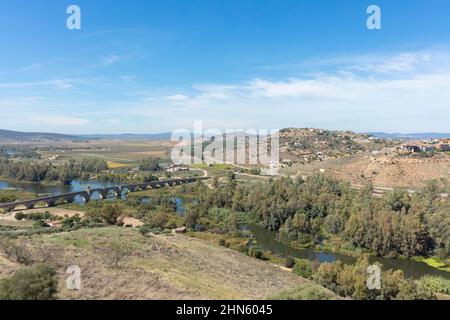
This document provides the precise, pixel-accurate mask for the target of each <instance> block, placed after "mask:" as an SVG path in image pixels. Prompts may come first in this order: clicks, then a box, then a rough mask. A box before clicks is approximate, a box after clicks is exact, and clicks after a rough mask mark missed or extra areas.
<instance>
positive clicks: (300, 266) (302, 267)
mask: <svg viewBox="0 0 450 320" xmlns="http://www.w3.org/2000/svg"><path fill="white" fill-rule="evenodd" d="M293 271H294V273H295V274H297V275H299V276H301V277H303V278H307V279H311V277H312V274H313V272H312V264H311V262H309V260H304V259H297V260H295V265H294V270H293Z"/></svg>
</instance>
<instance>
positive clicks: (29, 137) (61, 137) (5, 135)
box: [0, 129, 450, 141]
mask: <svg viewBox="0 0 450 320" xmlns="http://www.w3.org/2000/svg"><path fill="white" fill-rule="evenodd" d="M367 134H369V135H372V136H374V137H378V138H383V139H417V140H420V139H445V138H450V133H435V132H425V133H385V132H368V133H367ZM171 136H172V133H170V132H161V133H149V134H133V133H124V134H87V135H69V134H60V133H48V132H20V131H12V130H3V129H0V140H15V141H39V140H51V141H80V140H99V139H116V140H170V138H171Z"/></svg>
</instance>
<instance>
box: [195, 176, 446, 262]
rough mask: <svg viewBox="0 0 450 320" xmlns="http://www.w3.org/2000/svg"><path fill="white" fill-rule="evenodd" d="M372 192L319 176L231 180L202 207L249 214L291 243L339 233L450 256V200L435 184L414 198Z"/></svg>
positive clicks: (203, 195)
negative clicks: (244, 182) (249, 182)
mask: <svg viewBox="0 0 450 320" xmlns="http://www.w3.org/2000/svg"><path fill="white" fill-rule="evenodd" d="M372 191H373V190H372V188H371V186H367V187H365V188H364V189H363V190H354V189H352V188H351V187H350V185H349V184H348V183H344V182H339V181H337V180H334V179H331V178H328V177H325V176H323V175H317V176H314V177H310V178H308V179H306V181H293V180H291V179H288V178H285V179H278V180H271V181H269V182H267V183H259V184H256V185H253V186H251V187H242V186H237V185H236V183H235V182H234V180H233V179H230V182H229V184H228V186H226V187H223V188H217V189H214V190H208V189H207V188H204V189H202V190H201V192H199V193H198V194H199V200H200V203H201V205H202V206H204V207H206V208H210V207H219V208H229V209H230V210H231V211H232V212H245V213H247V214H249V215H251V216H252V217H254V218H255V219H256V220H257V221H258V222H259V223H260V224H261V225H262V226H263V227H265V228H267V229H270V230H274V231H278V234H279V237H280V239H281V240H283V241H286V242H297V243H299V244H303V245H314V244H318V243H319V242H320V240H321V239H323V238H336V237H337V238H340V239H344V240H345V241H346V242H347V243H348V244H351V245H352V246H354V247H360V248H364V249H367V250H369V251H371V252H374V253H376V254H378V255H382V256H388V255H390V256H398V255H402V256H406V257H411V256H418V255H437V256H439V257H440V258H446V257H448V256H449V255H450V202H449V201H447V200H444V199H442V198H441V197H440V195H439V191H438V188H437V185H436V184H435V183H430V184H429V185H428V186H427V187H426V188H424V189H423V190H421V191H420V192H417V193H416V194H414V195H412V196H411V195H409V194H408V193H407V192H406V191H400V190H396V191H394V192H389V193H386V194H385V195H384V196H383V197H382V198H375V197H373V195H372Z"/></svg>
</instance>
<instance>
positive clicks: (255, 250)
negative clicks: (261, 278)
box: [248, 246, 266, 260]
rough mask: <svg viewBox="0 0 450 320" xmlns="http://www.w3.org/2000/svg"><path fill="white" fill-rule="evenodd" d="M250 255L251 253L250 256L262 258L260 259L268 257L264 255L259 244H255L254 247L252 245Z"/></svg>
mask: <svg viewBox="0 0 450 320" xmlns="http://www.w3.org/2000/svg"><path fill="white" fill-rule="evenodd" d="M248 255H249V256H250V257H254V258H256V259H260V260H265V259H266V258H265V256H264V253H263V251H262V250H261V248H260V247H258V246H253V247H251V248H250V249H249V250H248Z"/></svg>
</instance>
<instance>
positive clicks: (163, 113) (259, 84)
mask: <svg viewBox="0 0 450 320" xmlns="http://www.w3.org/2000/svg"><path fill="white" fill-rule="evenodd" d="M71 4H76V5H78V6H79V7H80V8H81V12H82V18H81V19H82V20H81V26H82V29H81V30H68V29H67V28H66V19H67V17H68V15H67V14H66V8H67V7H68V6H69V5H71ZM370 4H377V5H379V6H380V8H381V10H382V30H372V31H371V30H368V29H367V27H366V19H367V17H368V15H367V14H366V9H367V7H368V6H369V5H370ZM449 13H450V2H449V1H448V0H396V1H392V0H386V1H385V0H372V1H365V0H341V1H331V0H270V1H269V0H140V1H138V0H130V1H122V0H96V1H87V0H71V1H65V0H46V1H44V0H33V1H29V0H26V1H25V0H14V1H12V0H8V1H5V0H0V41H1V43H2V49H1V50H0V128H4V129H12V130H22V131H32V130H33V131H53V132H64V133H112V132H115V133H123V132H135V133H144V132H160V131H170V130H174V129H177V128H192V126H193V121H196V120H201V121H203V125H204V127H208V128H210V127H214V128H219V129H225V128H234V129H247V128H269V129H273V128H283V127H321V128H327V129H350V130H355V131H387V132H399V131H401V132H421V131H422V132H423V131H441V132H443V131H447V132H448V131H450V125H449V119H450V19H449Z"/></svg>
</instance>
